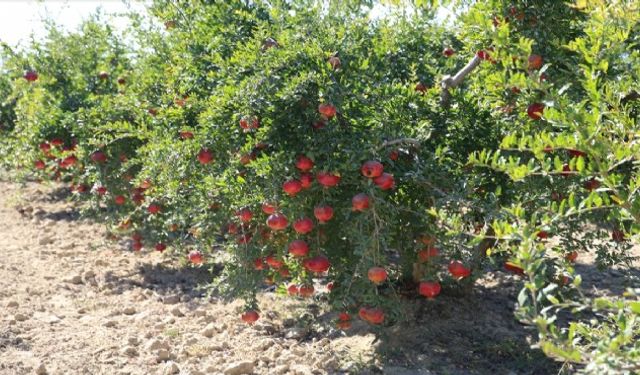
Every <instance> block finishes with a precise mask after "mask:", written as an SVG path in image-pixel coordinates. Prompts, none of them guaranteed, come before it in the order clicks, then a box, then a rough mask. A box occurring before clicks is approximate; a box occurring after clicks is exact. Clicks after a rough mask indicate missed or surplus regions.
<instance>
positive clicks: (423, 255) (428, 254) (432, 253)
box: [418, 247, 440, 263]
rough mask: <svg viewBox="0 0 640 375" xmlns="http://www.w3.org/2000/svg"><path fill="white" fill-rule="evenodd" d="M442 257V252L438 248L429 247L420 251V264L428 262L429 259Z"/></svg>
mask: <svg viewBox="0 0 640 375" xmlns="http://www.w3.org/2000/svg"><path fill="white" fill-rule="evenodd" d="M439 255H440V250H438V248H436V247H429V248H426V249H422V250H420V251H418V261H419V262H420V263H425V262H428V261H429V259H431V258H433V257H437V256H439Z"/></svg>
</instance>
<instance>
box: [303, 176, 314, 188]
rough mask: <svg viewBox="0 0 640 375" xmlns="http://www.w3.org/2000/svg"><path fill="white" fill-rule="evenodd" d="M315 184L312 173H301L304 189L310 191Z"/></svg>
mask: <svg viewBox="0 0 640 375" xmlns="http://www.w3.org/2000/svg"><path fill="white" fill-rule="evenodd" d="M312 184H313V175H312V174H311V173H308V172H305V173H300V185H302V188H303V189H308V188H310V187H311V185H312Z"/></svg>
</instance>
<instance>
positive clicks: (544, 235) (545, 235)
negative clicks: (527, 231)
mask: <svg viewBox="0 0 640 375" xmlns="http://www.w3.org/2000/svg"><path fill="white" fill-rule="evenodd" d="M536 236H537V237H538V238H539V239H541V240H544V239H547V238H549V233H548V232H547V231H546V230H541V231H540V232H538V234H536Z"/></svg>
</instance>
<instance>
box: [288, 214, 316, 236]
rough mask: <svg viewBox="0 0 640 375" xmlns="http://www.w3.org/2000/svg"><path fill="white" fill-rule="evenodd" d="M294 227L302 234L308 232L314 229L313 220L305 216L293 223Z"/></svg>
mask: <svg viewBox="0 0 640 375" xmlns="http://www.w3.org/2000/svg"><path fill="white" fill-rule="evenodd" d="M293 229H294V230H295V231H296V232H297V233H300V234H307V233H309V232H311V231H312V230H313V220H311V219H309V218H307V217H304V218H302V219H299V220H297V221H296V222H295V223H293Z"/></svg>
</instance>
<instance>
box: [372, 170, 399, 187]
mask: <svg viewBox="0 0 640 375" xmlns="http://www.w3.org/2000/svg"><path fill="white" fill-rule="evenodd" d="M373 183H374V184H376V185H378V187H379V188H380V189H382V190H390V189H393V188H394V187H395V186H396V181H395V179H394V178H393V175H392V174H389V173H383V174H382V175H380V176H378V177H376V178H374V179H373Z"/></svg>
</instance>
